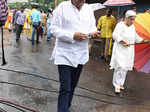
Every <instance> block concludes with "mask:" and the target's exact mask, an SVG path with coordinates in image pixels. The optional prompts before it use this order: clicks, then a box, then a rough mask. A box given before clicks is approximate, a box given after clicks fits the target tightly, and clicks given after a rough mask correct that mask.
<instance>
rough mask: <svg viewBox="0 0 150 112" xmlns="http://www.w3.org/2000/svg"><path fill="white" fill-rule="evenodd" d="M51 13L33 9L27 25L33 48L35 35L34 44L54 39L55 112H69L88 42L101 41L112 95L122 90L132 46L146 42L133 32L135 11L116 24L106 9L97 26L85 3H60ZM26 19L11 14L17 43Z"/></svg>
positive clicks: (74, 0)
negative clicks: (42, 38)
mask: <svg viewBox="0 0 150 112" xmlns="http://www.w3.org/2000/svg"><path fill="white" fill-rule="evenodd" d="M52 12H53V10H52V9H49V11H48V14H46V12H42V13H41V12H40V11H39V10H38V7H37V6H35V7H34V8H33V9H32V11H31V12H30V14H29V15H28V17H29V18H28V19H27V22H28V23H29V24H30V30H31V40H32V45H34V40H35V39H34V36H35V32H36V33H37V35H36V43H37V44H38V43H39V36H40V35H41V36H43V35H47V40H48V41H49V40H50V38H51V35H53V36H54V37H56V42H55V47H54V50H53V53H52V57H51V59H52V60H54V63H55V64H56V65H57V67H58V72H59V80H60V89H59V97H58V107H57V109H58V112H70V111H69V109H70V107H71V102H72V98H73V95H74V91H75V88H76V86H77V84H78V81H79V78H80V74H81V72H82V69H83V65H84V64H86V63H87V61H88V60H89V51H88V41H89V39H93V38H95V37H100V39H101V53H100V55H101V59H105V61H106V62H107V63H110V69H114V74H113V86H114V88H115V93H120V92H121V90H124V89H125V88H124V82H125V79H126V74H127V72H128V71H129V70H132V69H133V63H134V43H135V42H149V40H143V39H142V38H141V37H139V36H138V35H137V33H136V31H135V27H134V25H133V22H134V20H135V17H136V10H135V8H133V9H130V10H127V11H125V12H124V13H123V17H122V18H120V20H116V18H115V17H114V16H112V9H108V10H107V11H106V15H105V16H101V17H100V18H99V20H98V24H97V26H96V20H95V17H94V12H93V10H92V9H91V7H90V6H89V5H88V4H85V0H71V1H65V2H62V3H60V5H59V6H58V7H57V8H56V9H55V10H54V12H53V14H52ZM146 13H150V9H147V10H146ZM26 17H27V15H26V14H25V13H24V7H21V9H20V10H18V11H16V13H15V14H14V24H15V27H16V41H19V39H20V35H21V32H22V30H23V27H24V22H25V20H26ZM31 27H32V28H31ZM112 44H113V49H112ZM111 51H112V52H111Z"/></svg>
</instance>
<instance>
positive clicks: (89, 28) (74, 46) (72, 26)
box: [51, 1, 97, 67]
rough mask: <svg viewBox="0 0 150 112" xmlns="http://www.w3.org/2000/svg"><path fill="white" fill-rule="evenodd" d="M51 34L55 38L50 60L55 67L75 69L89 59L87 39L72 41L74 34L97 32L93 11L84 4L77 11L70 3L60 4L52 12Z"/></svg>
mask: <svg viewBox="0 0 150 112" xmlns="http://www.w3.org/2000/svg"><path fill="white" fill-rule="evenodd" d="M53 15H54V16H53V19H52V25H51V33H52V34H53V35H54V36H55V37H56V43H55V47H54V51H53V54H52V59H54V63H55V64H56V65H69V66H73V67H77V66H78V65H79V64H85V63H86V62H87V61H88V59H89V52H88V39H86V40H83V41H78V40H74V39H73V36H74V33H75V32H81V33H85V34H89V33H91V32H95V31H97V28H96V23H95V17H94V14H93V10H92V9H91V7H90V6H89V5H88V4H84V5H83V6H82V8H81V10H80V11H79V10H78V9H77V8H76V7H75V6H74V5H73V4H72V3H71V1H65V2H62V3H61V4H60V5H59V6H58V7H57V8H56V9H55V11H54V13H53Z"/></svg>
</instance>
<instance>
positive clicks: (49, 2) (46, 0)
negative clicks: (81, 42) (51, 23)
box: [9, 0, 67, 11]
mask: <svg viewBox="0 0 150 112" xmlns="http://www.w3.org/2000/svg"><path fill="white" fill-rule="evenodd" d="M62 1H67V0H58V4H59V3H61V2H62ZM32 3H37V4H38V5H39V6H40V10H44V11H47V9H49V8H54V7H55V0H29V2H28V3H21V2H17V3H14V4H10V5H9V8H10V9H19V8H20V7H21V6H24V7H25V8H30V7H31V5H32Z"/></svg>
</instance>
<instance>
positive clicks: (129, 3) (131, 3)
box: [103, 0, 135, 6]
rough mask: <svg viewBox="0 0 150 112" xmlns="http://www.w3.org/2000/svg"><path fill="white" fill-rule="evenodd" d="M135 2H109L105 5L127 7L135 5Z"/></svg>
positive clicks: (119, 0)
mask: <svg viewBox="0 0 150 112" xmlns="http://www.w3.org/2000/svg"><path fill="white" fill-rule="evenodd" d="M133 4H135V2H133V1H132V0H107V1H106V2H104V4H103V5H105V6H125V5H133Z"/></svg>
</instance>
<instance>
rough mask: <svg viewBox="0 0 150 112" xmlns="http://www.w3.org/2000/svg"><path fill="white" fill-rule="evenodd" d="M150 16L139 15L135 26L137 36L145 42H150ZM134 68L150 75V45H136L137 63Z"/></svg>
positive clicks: (147, 14)
mask: <svg viewBox="0 0 150 112" xmlns="http://www.w3.org/2000/svg"><path fill="white" fill-rule="evenodd" d="M149 18H150V14H149V13H142V14H138V15H137V17H136V19H135V22H134V25H135V29H136V32H137V34H138V35H139V36H140V37H142V38H143V40H150V22H149ZM134 67H135V68H136V69H137V70H138V71H141V72H145V73H150V44H139V45H138V44H137V45H135V62H134Z"/></svg>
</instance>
